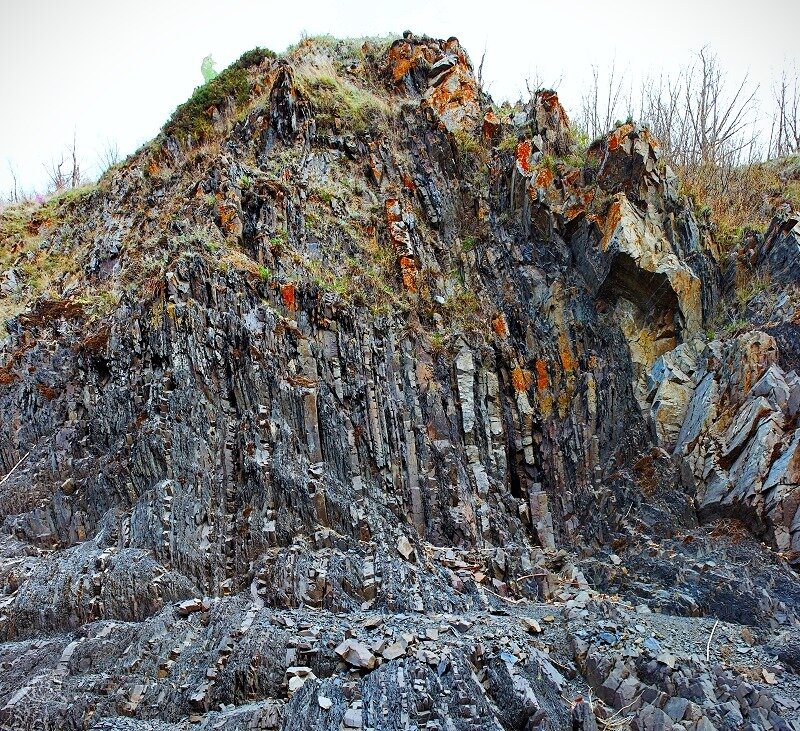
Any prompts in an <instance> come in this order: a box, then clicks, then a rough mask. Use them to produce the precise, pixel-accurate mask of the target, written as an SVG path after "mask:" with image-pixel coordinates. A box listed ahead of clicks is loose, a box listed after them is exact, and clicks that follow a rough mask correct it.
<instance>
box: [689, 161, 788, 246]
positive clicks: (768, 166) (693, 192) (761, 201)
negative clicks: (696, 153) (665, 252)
mask: <svg viewBox="0 0 800 731" xmlns="http://www.w3.org/2000/svg"><path fill="white" fill-rule="evenodd" d="M676 172H677V174H678V176H679V178H680V179H681V181H682V191H683V192H684V193H686V194H687V195H689V196H691V197H692V198H693V199H694V201H695V204H696V206H697V208H698V209H699V212H700V214H701V215H703V216H705V215H708V216H709V217H710V220H711V222H712V223H713V224H714V225H715V226H716V238H717V241H718V242H719V243H720V245H721V246H722V248H723V250H725V249H728V248H730V247H731V246H734V245H735V244H737V243H739V242H740V241H741V239H742V234H743V232H744V230H745V229H747V228H752V229H757V230H759V231H761V232H763V231H764V230H765V229H766V227H767V226H768V225H769V222H770V220H771V218H772V216H773V215H774V213H775V211H776V210H777V209H778V208H779V207H780V206H781V205H782V204H784V203H788V204H789V206H790V207H791V208H793V209H795V210H797V209H800V161H798V158H797V157H795V158H787V159H785V160H773V161H769V162H764V163H753V164H751V165H742V166H740V167H735V168H726V167H724V166H719V165H714V164H711V163H706V164H700V165H692V166H685V167H678V168H677V170H676Z"/></svg>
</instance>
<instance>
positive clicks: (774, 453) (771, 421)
mask: <svg viewBox="0 0 800 731" xmlns="http://www.w3.org/2000/svg"><path fill="white" fill-rule="evenodd" d="M703 360H704V361H705V365H704V367H703V368H700V369H698V370H697V372H696V373H695V375H694V381H695V384H696V385H695V387H694V392H693V395H692V398H691V400H690V401H689V403H688V406H687V407H686V413H685V417H684V418H683V420H682V422H683V423H682V426H681V429H680V433H679V435H678V438H677V443H676V445H675V451H676V454H679V455H682V456H684V458H685V460H686V462H687V464H688V466H689V468H690V469H691V470H692V473H693V475H694V477H695V479H696V480H697V484H698V486H699V489H698V496H697V497H698V507H699V508H700V511H701V515H702V514H704V513H705V514H706V515H736V516H738V517H744V518H745V519H746V520H747V521H748V523H749V525H751V526H752V527H753V528H754V529H755V530H757V531H759V532H760V533H764V534H768V535H769V536H770V538H771V540H772V541H774V544H775V546H776V547H777V548H778V549H779V550H780V551H784V552H786V553H787V555H789V556H790V557H792V556H793V557H794V560H797V557H798V554H797V551H798V550H800V534H798V530H800V514H798V506H800V492H798V483H797V475H796V468H795V466H794V465H795V461H796V457H795V451H796V447H797V441H798V438H797V436H796V429H795V422H796V416H797V413H798V410H799V409H800V379H798V377H797V375H796V374H795V372H794V371H790V372H789V373H786V372H785V371H784V370H783V369H782V368H781V367H780V365H779V364H778V362H777V361H778V348H777V345H776V342H775V340H774V339H773V338H772V337H770V336H769V335H767V334H766V333H763V332H760V331H757V330H756V331H753V332H751V333H747V334H745V335H741V336H739V337H738V338H736V339H734V340H731V341H728V342H726V343H724V344H720V343H711V344H710V345H709V346H708V347H707V349H706V351H705V352H704V353H703ZM684 383H685V381H684ZM678 413H679V412H676V414H678ZM675 423H676V422H675V421H673V422H672V424H673V426H674V424H675Z"/></svg>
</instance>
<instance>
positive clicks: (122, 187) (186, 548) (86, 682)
mask: <svg viewBox="0 0 800 731" xmlns="http://www.w3.org/2000/svg"><path fill="white" fill-rule="evenodd" d="M227 73H228V74H229V76H228V77H226V78H229V79H233V80H235V81H236V86H235V88H236V89H238V91H237V92H236V93H235V94H233V93H231V94H230V95H229V96H222V97H220V98H219V99H218V100H217V101H216V102H215V103H209V105H208V106H204V105H205V101H208V99H207V98H206V96H205V94H206V92H203V93H202V95H201V96H202V98H203V100H204V102H203V105H200V106H202V109H200V108H198V105H199V102H197V100H195V101H196V102H197V103H194V104H189V105H188V106H186V107H182V108H181V109H179V110H178V111H177V112H176V115H175V117H174V118H173V119H172V120H171V121H170V122H169V123H168V124H167V125H166V126H165V129H164V131H163V132H162V134H161V135H160V136H159V137H158V138H156V140H154V142H153V143H152V144H151V145H149V146H147V147H146V148H143V150H141V151H140V152H139V153H137V154H136V155H134V156H132V157H131V158H130V159H129V160H127V161H126V162H125V163H124V164H123V165H121V166H120V167H119V168H118V169H116V170H113V171H111V172H109V173H108V174H107V176H106V177H105V178H104V179H103V180H101V182H100V184H99V185H98V186H97V187H96V188H95V189H92V190H88V191H83V192H82V193H81V192H76V193H73V194H71V195H69V196H64V197H63V198H59V199H56V200H55V201H54V202H50V203H48V204H46V205H44V206H41V207H27V208H23V209H21V210H20V211H17V212H12V214H13V215H12V218H8V216H7V215H6V213H5V212H4V213H3V218H2V219H0V224H1V225H2V226H3V227H4V228H0V231H3V232H5V231H6V228H5V226H6V225H7V222H8V221H12V219H13V221H16V224H15V228H14V229H13V232H12V233H10V234H8V235H6V234H5V233H4V242H3V244H4V246H6V247H9V250H10V251H13V252H16V253H17V254H15V255H16V259H15V260H14V263H13V264H12V266H11V268H10V269H9V270H8V271H6V272H0V275H2V282H3V286H2V289H0V297H2V298H3V306H4V307H6V306H8V307H9V308H11V309H9V310H7V309H4V311H11V310H13V311H14V312H16V314H15V316H13V317H11V318H10V319H8V321H7V322H6V323H5V329H6V330H7V335H6V336H5V338H4V340H2V342H1V343H0V413H1V414H2V419H1V420H0V469H1V473H2V475H3V477H0V516H1V517H2V525H3V531H2V536H1V537H0V586H2V598H0V640H2V642H3V644H2V645H0V656H2V657H0V663H2V670H3V673H2V676H1V677H0V723H2V724H3V727H4V728H37V729H89V728H97V729H100V728H105V729H126V728H130V729H174V728H206V729H240V728H241V729H245V728H247V729H255V728H263V729H270V728H275V729H285V730H286V731H289V730H291V729H306V728H307V729H339V728H373V729H406V728H409V729H410V728H417V729H431V730H433V729H438V730H439V731H445V730H448V731H449V730H450V729H467V728H473V729H484V728H497V729H585V730H586V731H589V730H591V729H595V728H599V729H616V728H623V727H631V728H637V729H662V728H664V729H668V728H675V729H680V728H683V729H703V730H707V729H711V728H730V729H734V728H750V729H764V730H766V729H772V728H776V729H783V728H800V715H799V711H798V704H797V700H796V699H797V698H798V697H800V693H799V692H798V676H797V672H798V664H800V660H798V652H800V649H799V648H800V645H798V634H797V627H798V606H800V588H799V587H800V580H798V577H797V574H796V573H795V571H794V569H793V568H792V567H793V566H795V567H796V565H797V562H798V557H799V556H800V543H798V541H800V486H799V482H798V480H797V478H796V474H795V473H796V472H797V469H796V465H795V461H796V453H797V440H798V437H797V434H798V430H797V428H796V427H797V415H798V412H799V411H800V407H799V404H800V379H798V376H797V373H796V372H795V370H794V369H795V368H796V361H797V358H796V352H798V351H797V348H796V343H795V340H796V337H795V336H794V329H793V328H795V327H796V326H795V325H794V321H795V320H796V319H797V315H796V312H797V310H796V308H795V304H794V303H795V302H797V301H798V300H797V297H796V293H795V284H796V282H795V280H796V276H795V272H794V267H793V266H792V265H791V262H792V260H793V259H792V257H793V255H794V254H795V253H796V250H797V247H798V242H797V231H796V225H795V224H796V220H795V218H792V217H791V216H789V217H788V218H787V217H786V216H784V217H783V218H782V219H781V220H777V219H776V222H775V223H774V224H773V226H772V227H771V228H770V231H769V232H768V233H767V235H766V236H765V237H764V238H763V239H762V240H761V241H760V243H759V247H760V248H759V249H758V251H753V252H751V255H749V256H746V257H745V256H742V257H739V258H737V259H736V260H735V262H734V263H733V264H730V263H729V264H728V267H727V268H726V270H725V271H724V272H723V271H722V270H721V268H720V260H721V255H720V252H719V250H718V249H717V247H716V244H715V242H714V239H713V236H712V233H711V231H710V230H709V229H708V227H707V226H705V224H703V223H702V222H699V221H698V220H697V219H696V217H695V215H694V213H693V210H692V207H691V206H690V205H689V202H688V201H687V200H686V199H684V198H682V197H681V196H680V195H679V193H678V185H677V180H676V178H675V176H674V174H673V173H672V171H671V170H670V169H669V167H668V166H667V165H666V164H665V163H664V160H663V157H662V154H661V151H660V149H659V146H658V142H657V140H655V139H654V138H653V137H652V135H651V134H650V132H649V131H648V130H647V129H645V128H644V127H641V126H638V125H633V124H624V125H620V126H618V127H617V128H615V129H614V130H612V131H611V132H609V134H608V135H606V136H605V137H603V138H601V139H599V140H597V141H595V142H594V143H592V145H590V146H589V148H588V149H587V150H585V151H581V150H580V149H579V147H578V146H577V144H576V142H575V140H574V139H573V137H572V133H571V131H570V126H569V120H568V119H567V117H566V114H565V113H564V110H563V108H562V107H561V105H560V103H559V101H558V97H557V95H556V94H555V93H554V92H551V91H539V92H537V93H536V94H535V95H534V97H533V98H532V99H531V100H530V101H529V102H528V103H527V104H519V105H517V106H516V107H510V106H506V107H500V108H497V107H493V106H492V105H491V101H490V100H489V98H488V97H487V96H486V95H485V93H484V92H483V91H482V90H481V89H480V88H479V86H478V84H477V82H476V80H475V77H474V74H473V72H472V67H471V65H470V61H469V58H468V57H467V55H466V52H465V51H464V49H463V48H461V46H460V44H459V43H458V41H457V40H456V39H449V40H447V41H444V40H435V39H430V38H427V37H417V36H413V35H409V36H407V37H404V38H403V39H398V40H397V41H396V42H395V43H394V44H392V45H391V47H389V48H387V49H378V48H377V47H375V46H370V45H369V44H366V45H365V46H363V47H362V48H360V50H359V49H358V48H356V47H354V46H353V45H352V44H344V43H339V44H337V43H333V44H331V42H321V41H314V40H308V41H305V42H303V43H302V44H300V46H299V47H298V48H296V49H294V50H292V51H290V52H288V53H287V54H286V57H285V58H281V59H277V58H273V57H272V55H271V54H267V53H263V52H261V53H255V54H250V55H248V56H246V57H245V58H244V59H243V60H242V62H240V63H239V64H237V65H235V66H234V67H232V70H230V71H229V72H227ZM231 74H232V75H231ZM217 86H218V87H219V88H221V89H226V88H228V87H226V86H225V84H223V83H222V82H220V84H218V85H217ZM217 86H215V87H214V88H217ZM231 88H233V87H231ZM206 91H209V90H206ZM245 92H246V93H245ZM209 93H210V91H209ZM190 114H195V115H198V116H197V117H196V118H195V117H187V115H190ZM14 216H17V217H18V218H13V217H14ZM20 221H21V224H20ZM12 258H13V257H12ZM65 261H67V262H69V265H68V266H66V265H65V267H64V270H63V272H62V271H60V270H59V267H58V266H55V264H54V263H56V262H57V263H59V266H60V265H61V264H63V262H65ZM31 262H36V263H37V266H40V267H41V268H42V270H43V271H47V272H50V274H48V276H47V277H42V278H41V279H34V278H30V277H28V278H26V276H25V272H26V271H29V270H30V264H31ZM23 265H25V266H23ZM731 267H734V268H737V267H738V268H742V267H743V268H744V270H745V271H747V272H756V273H759V272H760V273H764V272H767V273H770V276H773V277H774V282H775V287H776V289H779V290H780V291H779V292H778V293H777V294H778V298H777V300H776V303H775V307H773V308H769V302H766V301H765V300H764V295H763V293H762V294H760V295H759V296H757V297H753V298H752V300H751V301H750V302H749V303H748V308H749V309H748V310H747V312H748V313H749V314H750V316H751V320H752V324H749V325H748V326H746V327H741V328H739V329H738V330H735V331H731V332H727V333H726V334H725V335H724V336H723V337H721V338H720V339H716V337H709V332H708V326H709V323H711V322H712V321H713V319H714V318H715V317H717V315H718V313H719V312H720V307H723V308H724V307H726V306H729V304H730V302H731V298H732V297H733V294H732V293H731V291H730V290H731V286H732V285H731V282H732V281H734V280H735V276H734V275H735V274H736V272H733V274H731ZM736 271H739V269H737V270H736ZM53 272H55V273H53ZM758 297H761V299H759V298H758ZM767 309H769V312H767ZM717 620H719V623H718V624H717ZM712 634H713V636H712ZM709 639H710V640H711V642H710V643H709Z"/></svg>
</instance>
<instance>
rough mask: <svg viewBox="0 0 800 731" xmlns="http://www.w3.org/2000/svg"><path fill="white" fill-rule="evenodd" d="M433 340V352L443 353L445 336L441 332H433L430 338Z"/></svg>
mask: <svg viewBox="0 0 800 731" xmlns="http://www.w3.org/2000/svg"><path fill="white" fill-rule="evenodd" d="M430 340H431V350H433V352H434V353H441V352H442V351H444V349H445V348H444V334H443V333H440V332H438V331H437V332H433V333H431V336H430Z"/></svg>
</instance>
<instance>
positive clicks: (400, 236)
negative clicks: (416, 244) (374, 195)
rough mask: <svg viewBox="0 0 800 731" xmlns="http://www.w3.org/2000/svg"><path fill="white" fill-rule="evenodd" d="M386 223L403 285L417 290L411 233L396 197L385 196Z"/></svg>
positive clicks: (410, 289) (408, 288)
mask: <svg viewBox="0 0 800 731" xmlns="http://www.w3.org/2000/svg"><path fill="white" fill-rule="evenodd" d="M385 208H386V223H387V224H388V227H389V237H390V238H391V240H392V245H393V246H394V250H395V254H396V255H397V261H398V263H399V264H400V274H401V276H402V279H403V286H404V287H405V288H406V289H407V290H409V291H411V292H416V291H417V271H418V270H417V264H416V260H415V257H414V248H413V246H412V244H411V234H410V233H409V231H408V227H407V226H406V223H405V221H403V213H402V208H401V207H400V201H399V200H397V198H387V199H386V202H385Z"/></svg>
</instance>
